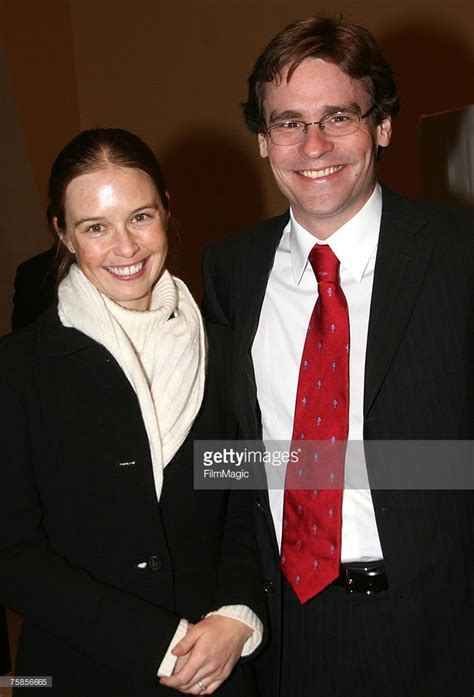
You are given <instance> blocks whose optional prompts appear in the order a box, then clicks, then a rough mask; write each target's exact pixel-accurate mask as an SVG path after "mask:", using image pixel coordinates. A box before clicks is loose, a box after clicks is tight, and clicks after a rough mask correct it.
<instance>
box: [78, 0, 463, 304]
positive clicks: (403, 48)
mask: <svg viewBox="0 0 474 697" xmlns="http://www.w3.org/2000/svg"><path fill="white" fill-rule="evenodd" d="M70 3H71V13H72V24H73V32H74V45H75V55H76V75H77V86H78V96H79V105H80V114H81V126H82V127H83V128H88V127H91V126H95V125H99V124H100V125H120V126H124V127H127V128H130V129H131V130H135V131H137V132H138V133H139V134H140V135H141V136H142V137H143V138H145V140H147V141H148V142H149V143H150V144H152V145H153V146H154V147H155V148H156V151H157V153H158V154H159V156H160V158H161V160H162V162H163V165H164V170H165V174H166V175H167V179H168V186H169V189H170V192H171V200H172V210H173V213H174V215H175V218H176V219H177V223H178V226H179V231H180V234H181V240H182V247H181V252H180V273H182V275H184V277H185V278H186V280H188V282H191V285H192V288H193V290H194V291H195V292H196V293H198V292H199V269H198V260H199V257H200V255H201V251H202V248H203V246H204V244H205V242H206V241H209V240H212V239H216V238H219V237H222V236H225V235H228V234H229V233H231V232H232V231H234V230H237V229H239V228H240V227H242V225H245V224H247V223H250V222H252V221H254V220H256V219H258V218H259V217H262V216H264V215H270V214H273V213H277V212H279V211H280V210H282V208H283V207H284V202H283V200H282V198H281V197H280V195H279V194H278V192H277V191H276V188H275V186H274V184H273V181H272V179H271V176H270V174H269V172H268V171H267V164H266V162H264V161H262V160H260V159H259V158H258V156H257V151H256V142H255V138H254V137H253V136H251V135H250V134H248V133H247V132H246V131H245V129H244V126H243V123H242V119H241V116H240V108H239V103H240V101H241V100H242V99H243V98H244V97H245V87H246V77H247V74H248V72H249V70H250V69H251V67H252V65H253V62H254V60H255V58H256V56H257V55H258V53H259V51H260V50H261V49H262V48H263V46H264V44H265V43H266V42H267V41H268V40H269V39H270V38H271V37H272V36H273V35H274V34H275V33H276V32H277V31H279V30H280V29H281V28H283V26H285V24H286V23H287V22H289V21H291V20H292V19H295V18H296V17H299V16H305V15H308V14H314V13H315V12H318V11H321V12H324V11H325V10H327V8H328V7H330V10H331V12H332V13H333V14H334V15H336V16H337V15H339V14H341V13H342V14H343V15H344V16H346V17H347V18H348V19H350V20H351V21H355V22H359V23H361V24H364V25H366V26H367V27H368V28H369V29H371V30H372V31H373V32H375V33H376V35H377V36H378V37H379V38H380V40H381V42H382V44H383V46H384V47H385V49H386V52H387V54H388V56H389V58H390V60H391V62H392V64H393V67H394V69H395V72H396V74H397V77H398V79H399V82H400V88H401V91H402V105H403V110H402V114H401V116H400V118H399V121H398V123H397V125H396V128H395V137H394V147H393V148H392V151H391V152H390V153H389V155H388V156H387V158H386V161H385V162H384V163H383V167H382V175H383V178H384V180H385V181H386V182H387V183H388V184H389V185H391V186H393V187H395V188H397V189H399V190H400V191H401V192H402V193H406V194H408V195H414V196H416V195H418V193H419V179H418V144H417V121H418V118H419V115H420V114H421V113H426V112H431V111H438V110H442V109H447V108H453V107H455V106H460V105H462V104H467V103H469V102H472V101H474V94H473V85H472V75H473V74H474V69H473V68H474V55H473V52H472V46H473V44H474V5H473V3H472V2H471V0H454V2H449V3H446V2H445V0H397V1H394V0H363V1H359V2H357V1H355V2H354V0H339V2H336V3H327V4H326V3H321V2H317V1H316V2H314V1H311V2H309V1H308V0H293V2H291V3H290V2H288V1H287V0H225V1H222V0H202V1H200V2H197V1H193V0H188V1H187V2H186V1H185V2H181V3H179V2H176V1H175V0H158V1H157V0H154V1H152V0H137V1H136V2H130V1H125V0H124V1H122V2H117V1H114V0H102V1H101V2H98V3H97V2H95V1H94V0H70ZM91 47H95V48H94V50H92V48H91Z"/></svg>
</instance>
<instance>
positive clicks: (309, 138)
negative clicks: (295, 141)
mask: <svg viewBox="0 0 474 697" xmlns="http://www.w3.org/2000/svg"><path fill="white" fill-rule="evenodd" d="M301 147H302V150H303V152H304V154H305V155H308V156H309V157H321V155H324V154H326V153H327V152H331V151H332V150H334V143H333V141H332V139H331V138H328V137H327V136H326V134H325V132H324V130H323V129H321V128H320V126H319V125H318V124H316V123H312V124H309V125H308V126H306V133H305V134H303V141H302V144H301Z"/></svg>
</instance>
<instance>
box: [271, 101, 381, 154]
mask: <svg viewBox="0 0 474 697" xmlns="http://www.w3.org/2000/svg"><path fill="white" fill-rule="evenodd" d="M374 109H375V104H373V105H372V106H371V107H370V109H369V110H368V111H366V112H365V114H360V113H359V112H357V111H349V110H346V111H336V112H335V113H334V114H328V115H327V116H324V117H323V118H322V119H320V120H319V121H309V122H308V123H305V121H297V120H296V119H291V120H288V121H279V122H278V123H274V124H273V125H272V126H270V127H269V128H267V130H266V131H265V136H268V137H269V138H270V140H271V141H272V143H273V145H297V144H298V143H301V142H302V140H303V138H304V136H305V135H306V134H307V132H308V127H309V126H319V130H320V131H321V132H322V133H324V135H326V136H327V137H328V138H334V137H336V136H348V135H350V134H351V133H354V132H355V131H357V130H358V129H359V128H360V122H361V121H362V119H366V118H367V117H368V116H370V114H371V113H372V112H373V111H374Z"/></svg>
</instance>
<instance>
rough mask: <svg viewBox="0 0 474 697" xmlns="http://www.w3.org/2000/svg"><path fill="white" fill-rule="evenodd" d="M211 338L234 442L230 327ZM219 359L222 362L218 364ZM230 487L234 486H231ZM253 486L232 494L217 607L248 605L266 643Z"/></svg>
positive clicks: (216, 380)
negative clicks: (261, 626) (258, 621)
mask: <svg viewBox="0 0 474 697" xmlns="http://www.w3.org/2000/svg"><path fill="white" fill-rule="evenodd" d="M207 331H208V338H209V366H210V372H211V373H212V374H211V375H210V379H211V380H212V385H210V394H209V398H210V399H213V398H216V399H218V400H219V402H220V405H221V411H222V413H225V414H226V419H225V420H226V431H227V435H228V438H229V439H230V440H236V439H237V437H238V424H237V421H236V418H235V414H234V410H233V380H232V374H233V371H232V365H233V358H232V340H233V332H232V330H231V329H230V328H228V327H222V326H221V327H216V326H215V325H212V324H209V323H208V324H207ZM217 359H218V360H217ZM229 485H230V483H229ZM256 501H257V499H256V495H255V491H253V490H252V485H251V484H250V486H249V487H248V488H247V487H246V488H245V489H243V488H238V487H232V488H230V489H229V491H228V497H227V507H226V515H225V519H224V529H223V534H222V541H221V549H220V555H219V567H218V578H217V586H216V594H215V598H214V607H213V608H211V609H212V610H217V609H218V608H220V607H222V606H225V605H246V606H247V607H249V608H250V609H251V610H252V611H253V612H254V613H255V614H256V615H257V617H258V618H259V619H260V620H261V622H262V623H263V625H264V634H263V641H262V644H261V646H263V645H264V643H265V641H266V636H267V631H268V615H267V603H266V596H265V592H264V590H263V577H262V570H261V565H260V558H259V552H258V548H257V544H256V534H255V523H254V510H253V509H254V507H255V506H256Z"/></svg>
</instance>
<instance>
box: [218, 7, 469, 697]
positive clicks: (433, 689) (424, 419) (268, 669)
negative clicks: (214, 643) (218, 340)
mask: <svg viewBox="0 0 474 697" xmlns="http://www.w3.org/2000/svg"><path fill="white" fill-rule="evenodd" d="M248 84H249V94H248V100H247V103H246V104H245V105H244V115H245V119H246V122H247V125H248V127H249V128H250V130H251V131H253V132H254V133H256V134H257V137H258V146H259V151H260V155H261V157H263V158H267V159H268V162H269V164H270V168H271V170H272V172H273V175H274V178H275V181H276V183H277V186H278V187H279V189H280V190H281V191H282V193H283V194H284V195H285V196H286V198H287V199H288V202H289V204H290V211H289V213H286V214H285V215H282V216H279V217H276V218H272V219H270V220H266V221H264V222H262V223H259V224H258V225H256V226H254V227H252V228H250V229H248V230H246V231H244V232H243V233H241V234H239V235H237V236H235V237H232V238H229V239H226V240H224V241H222V242H218V243H216V244H214V245H212V246H211V247H210V248H209V249H208V250H207V252H206V255H205V259H204V284H205V298H204V309H205V312H206V314H207V315H209V316H210V317H212V318H213V319H215V320H217V321H219V322H223V323H226V324H229V325H231V326H233V327H234V329H235V343H236V350H235V392H236V398H235V406H236V411H237V414H238V418H239V420H240V423H241V429H242V435H243V437H244V438H247V439H251V438H259V437H261V436H262V435H263V438H264V440H265V441H271V440H291V439H292V440H293V441H295V440H296V439H300V440H305V439H306V440H307V439H308V438H309V439H310V440H311V442H312V443H318V442H321V441H324V442H325V443H329V444H333V443H336V442H337V441H342V442H344V441H345V439H349V442H350V443H352V442H357V441H362V440H364V442H365V443H366V445H367V444H368V443H369V441H377V442H379V441H389V440H392V441H399V442H400V441H401V442H406V441H410V440H420V439H425V440H435V441H436V440H443V441H447V440H453V441H456V440H458V439H472V437H473V432H474V418H473V417H474V413H473V408H474V379H473V378H474V376H473V360H472V357H473V355H474V353H473V350H474V346H473V341H474V332H473V330H474V323H473V312H472V311H473V302H472V300H473V297H474V293H473V290H474V234H473V233H474V228H473V216H472V212H470V211H468V210H462V209H454V208H448V207H445V206H442V205H435V204H421V203H418V204H416V203H413V202H410V201H408V200H406V199H404V198H402V197H400V196H398V195H396V194H394V193H392V192H391V191H389V190H387V189H386V188H384V187H382V186H381V185H379V184H378V183H377V181H376V163H377V160H378V159H379V158H380V156H381V154H382V153H383V150H384V149H385V148H386V147H388V145H389V143H390V137H391V131H392V119H393V118H394V117H395V116H396V115H397V112H398V94H397V89H396V86H395V83H394V79H393V75H392V72H391V70H390V68H389V66H388V64H387V63H386V61H385V59H384V58H383V56H382V54H381V52H380V49H379V48H378V46H377V45H376V43H375V40H374V38H373V37H372V35H371V34H370V33H369V32H367V31H366V30H365V29H363V28H362V27H358V26H355V25H351V24H345V23H343V22H336V21H332V20H330V19H324V18H308V19H304V20H301V21H298V22H295V23H294V24H291V25H289V26H288V27H287V28H286V29H285V30H284V31H283V32H282V33H281V34H279V35H278V36H277V37H275V38H274V39H273V40H272V41H271V42H270V44H269V45H268V46H267V47H266V48H265V50H264V51H263V53H262V54H261V56H260V57H259V58H258V60H257V63H256V65H255V68H254V70H253V72H252V74H251V76H250V78H249V81H248ZM407 166H408V164H407ZM331 303H332V305H331ZM328 351H329V353H328ZM318 429H319V430H318ZM306 440H305V442H306ZM349 450H350V449H349V448H348V449H347V457H346V462H345V488H344V492H343V495H342V492H341V490H340V489H338V488H337V486H334V488H332V489H331V487H330V486H327V487H320V488H318V487H316V486H315V488H314V490H313V491H311V490H310V489H309V488H307V489H306V490H302V491H298V490H297V487H295V485H294V481H295V479H294V477H295V473H294V472H291V470H290V468H289V469H288V471H287V487H286V489H287V490H286V491H285V492H283V491H276V490H270V491H269V492H268V493H259V494H258V497H257V500H256V506H255V517H256V526H257V527H256V529H257V537H258V542H259V545H260V550H261V555H262V564H263V568H264V574H265V577H266V579H267V581H266V584H265V589H266V590H267V592H268V598H269V604H270V609H271V616H272V624H273V639H272V642H271V644H270V647H269V649H268V650H267V652H266V653H265V654H264V655H263V657H262V658H261V659H260V663H259V670H260V675H261V689H262V694H264V695H265V696H266V697H277V696H278V695H281V697H309V696H310V695H315V697H329V696H331V697H342V696H344V697H345V696H346V695H351V697H362V695H363V696H364V697H382V696H383V697H394V696H395V695H397V696H403V697H424V696H426V697H428V696H429V697H441V696H442V697H448V696H449V697H452V696H454V695H456V697H470V696H471V695H472V694H473V688H474V679H473V669H472V663H473V661H472V656H473V653H472V651H473V635H472V632H473V629H472V628H473V612H472V594H473V587H474V586H473V579H474V575H473V548H474V547H473V529H474V526H473V506H472V503H473V501H472V491H468V490H460V491H456V490H454V489H455V488H456V484H455V485H454V487H452V489H453V490H449V491H448V490H445V491H443V490H440V489H439V488H438V489H436V488H435V487H430V484H429V483H427V485H426V489H424V490H423V489H421V488H420V487H418V488H413V487H412V489H413V490H408V489H409V488H410V487H409V486H408V484H407V482H405V484H404V483H403V481H404V480H403V477H401V479H400V481H401V484H400V486H398V487H396V489H394V486H393V481H392V484H391V489H390V488H387V486H384V485H383V482H382V484H381V485H380V483H379V488H378V489H376V488H375V487H372V488H371V489H369V488H368V487H367V488H366V489H364V488H363V487H362V486H359V487H357V488H351V487H350V485H349V481H350V480H351V477H352V476H353V475H354V471H355V469H357V453H356V454H355V455H354V454H352V455H350V453H349ZM385 456H387V457H385ZM318 457H319V452H314V459H315V461H317V459H318ZM390 457H393V453H392V450H390V448H389V449H385V450H383V449H382V455H381V456H376V454H375V453H374V451H372V450H371V449H370V448H368V449H367V450H366V454H365V457H364V455H362V458H361V459H362V463H361V464H362V470H363V471H364V472H365V471H366V472H367V474H368V479H369V482H374V481H375V479H376V477H377V474H378V472H379V470H380V469H381V468H382V466H385V467H386V466H387V461H389V460H390ZM359 459H360V458H359ZM402 464H406V463H402V462H400V466H401V465H402ZM455 464H456V463H454V462H451V461H449V460H448V462H446V465H448V466H450V467H451V466H453V465H455ZM330 465H331V467H332V466H333V465H334V470H336V468H337V466H338V463H337V456H336V460H335V461H332V462H331V463H330ZM315 467H316V465H315ZM359 468H360V463H359ZM396 468H397V462H396V458H395V466H394V467H393V466H390V467H388V471H389V474H390V472H392V473H393V469H396ZM303 469H304V468H303V467H301V469H300V470H298V473H297V475H296V476H300V475H301V476H302V475H303ZM405 474H406V470H405ZM289 476H290V478H291V477H293V480H292V482H293V483H292V485H291V486H288V477H289ZM329 477H331V478H334V479H336V481H337V473H336V472H332V471H331V472H330V474H329ZM458 488H461V486H459V487H458ZM430 489H431V490H430ZM268 494H269V495H268ZM312 497H313V498H312ZM280 568H281V569H282V571H283V574H282V575H280Z"/></svg>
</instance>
